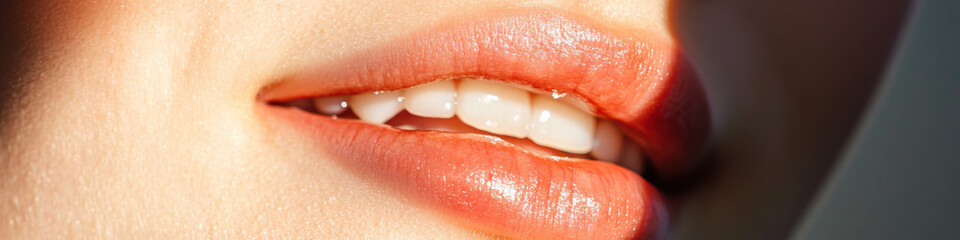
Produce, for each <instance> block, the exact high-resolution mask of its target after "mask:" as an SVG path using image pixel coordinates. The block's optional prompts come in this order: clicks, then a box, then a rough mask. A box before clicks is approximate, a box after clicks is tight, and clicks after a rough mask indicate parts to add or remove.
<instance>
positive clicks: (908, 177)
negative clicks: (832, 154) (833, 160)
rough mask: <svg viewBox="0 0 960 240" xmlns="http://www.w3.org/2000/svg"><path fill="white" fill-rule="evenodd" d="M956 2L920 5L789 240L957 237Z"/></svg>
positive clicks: (959, 110) (959, 10) (959, 82)
mask: <svg viewBox="0 0 960 240" xmlns="http://www.w3.org/2000/svg"><path fill="white" fill-rule="evenodd" d="M958 16H960V1H919V2H916V3H915V4H914V6H913V10H912V14H911V17H910V18H909V20H908V22H907V28H906V32H905V33H906V34H905V35H904V37H903V38H902V39H901V42H900V45H899V47H898V49H897V50H896V52H895V55H894V56H893V57H894V58H893V61H892V62H891V64H890V66H891V67H890V68H889V69H888V70H887V73H886V77H885V80H884V82H883V83H882V85H881V87H880V89H879V92H878V94H877V95H876V96H875V98H874V99H875V100H874V103H873V106H872V107H871V108H870V110H869V112H868V113H867V115H866V118H864V119H863V120H862V123H861V124H860V127H859V129H858V130H857V133H855V135H854V137H853V139H852V141H851V145H849V146H848V147H849V148H848V150H847V151H846V152H845V154H844V157H843V158H842V160H841V161H839V162H837V165H836V167H835V168H834V170H833V174H832V176H831V177H830V178H829V180H828V181H827V182H826V184H825V185H824V188H823V189H822V192H821V193H820V196H819V197H818V198H817V199H816V200H815V201H814V202H813V205H812V208H811V209H810V211H808V214H807V215H806V217H804V220H802V221H801V224H800V225H799V226H798V228H797V229H796V231H795V232H794V234H793V238H794V239H960V172H958V171H960V59H958V56H960V21H958V19H960V18H958Z"/></svg>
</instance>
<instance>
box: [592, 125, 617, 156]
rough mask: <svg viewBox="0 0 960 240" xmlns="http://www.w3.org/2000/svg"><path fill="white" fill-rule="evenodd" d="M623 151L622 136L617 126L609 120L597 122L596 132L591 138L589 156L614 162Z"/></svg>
mask: <svg viewBox="0 0 960 240" xmlns="http://www.w3.org/2000/svg"><path fill="white" fill-rule="evenodd" d="M621 149H623V136H621V135H620V130H619V129H617V125H616V124H615V123H613V122H611V121H610V120H600V121H597V130H596V132H595V133H594V136H593V151H592V152H590V155H593V157H594V158H596V159H597V160H601V161H607V162H616V161H617V159H619V158H620V150H621Z"/></svg>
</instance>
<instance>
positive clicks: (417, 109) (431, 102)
mask: <svg viewBox="0 0 960 240" xmlns="http://www.w3.org/2000/svg"><path fill="white" fill-rule="evenodd" d="M403 97H404V99H403V106H404V107H406V108H407V112H410V114H413V115H417V116H421V117H433V118H450V117H453V114H454V103H455V101H456V100H457V99H456V97H457V89H456V87H455V86H454V84H453V80H443V81H438V82H432V83H427V84H423V85H418V86H415V87H411V88H408V89H404V90H403Z"/></svg>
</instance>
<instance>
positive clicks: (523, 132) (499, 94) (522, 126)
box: [456, 79, 530, 138]
mask: <svg viewBox="0 0 960 240" xmlns="http://www.w3.org/2000/svg"><path fill="white" fill-rule="evenodd" d="M456 112H457V117H459V118H460V120H461V121H463V122H464V123H466V124H467V125H470V126H471V127H474V128H477V129H480V130H484V131H487V132H491V133H496V134H501V135H507V136H512V137H517V138H523V137H526V136H527V132H528V131H529V129H530V127H529V123H530V119H529V118H530V94H529V93H527V91H524V90H521V89H518V88H514V87H510V86H505V85H502V84H498V83H496V82H492V81H483V80H475V79H464V80H463V81H462V82H460V90H459V92H458V94H457V107H456Z"/></svg>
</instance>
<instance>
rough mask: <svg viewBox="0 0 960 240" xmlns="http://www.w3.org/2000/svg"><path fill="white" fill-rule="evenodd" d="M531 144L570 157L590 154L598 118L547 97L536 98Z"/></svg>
mask: <svg viewBox="0 0 960 240" xmlns="http://www.w3.org/2000/svg"><path fill="white" fill-rule="evenodd" d="M531 108H532V109H533V116H532V119H531V120H532V123H531V124H530V135H529V136H528V138H530V140H531V141H533V142H535V143H537V144H540V145H543V146H547V147H552V148H556V149H559V150H563V151H567V152H570V153H588V152H590V150H591V149H592V148H593V129H594V125H595V124H596V118H594V117H593V116H591V115H590V114H587V113H586V112H583V111H581V110H580V109H577V108H575V107H573V106H570V105H567V104H564V103H561V102H559V101H557V100H554V99H553V98H549V97H546V96H536V97H534V98H533V104H532V107H531Z"/></svg>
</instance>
